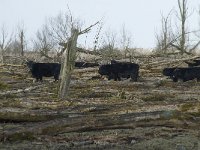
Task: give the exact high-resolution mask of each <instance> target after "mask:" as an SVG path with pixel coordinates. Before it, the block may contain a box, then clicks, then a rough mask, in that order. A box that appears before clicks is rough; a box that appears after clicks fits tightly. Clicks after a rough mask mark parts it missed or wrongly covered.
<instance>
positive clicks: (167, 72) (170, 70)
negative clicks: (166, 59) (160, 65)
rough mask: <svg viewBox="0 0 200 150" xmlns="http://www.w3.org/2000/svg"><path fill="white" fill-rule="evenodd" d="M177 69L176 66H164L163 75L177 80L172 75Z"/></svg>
mask: <svg viewBox="0 0 200 150" xmlns="http://www.w3.org/2000/svg"><path fill="white" fill-rule="evenodd" d="M176 69H178V68H177V67H172V68H164V69H163V72H162V73H163V75H165V76H168V77H169V78H170V79H172V80H173V81H174V82H177V81H178V79H177V78H175V77H174V71H175V70H176Z"/></svg>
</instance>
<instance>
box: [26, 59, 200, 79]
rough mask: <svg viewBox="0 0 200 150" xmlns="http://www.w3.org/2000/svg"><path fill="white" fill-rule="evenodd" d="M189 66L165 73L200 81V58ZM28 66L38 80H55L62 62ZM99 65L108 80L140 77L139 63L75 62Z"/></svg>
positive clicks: (170, 76)
mask: <svg viewBox="0 0 200 150" xmlns="http://www.w3.org/2000/svg"><path fill="white" fill-rule="evenodd" d="M186 63H187V64H188V67H172V68H164V69H163V75H165V76H168V77H169V78H170V79H172V80H173V81H174V82H177V81H178V80H179V79H181V80H182V81H183V82H186V81H189V80H193V79H197V81H200V67H198V66H199V65H200V60H193V62H186ZM26 64H27V66H28V68H29V69H30V72H31V74H32V77H34V78H36V80H37V81H39V80H40V81H42V78H43V77H51V76H53V77H54V79H55V81H56V80H58V79H59V75H60V70H61V64H59V63H37V62H33V61H27V63H26ZM96 66H98V67H99V70H98V72H99V74H100V75H101V76H103V75H104V76H106V77H107V78H108V80H111V79H114V80H115V81H120V80H121V78H127V79H128V78H131V80H132V81H137V80H138V77H139V65H138V64H135V63H131V62H119V61H115V60H112V61H111V63H110V64H105V65H99V64H98V63H88V62H75V68H88V67H96Z"/></svg>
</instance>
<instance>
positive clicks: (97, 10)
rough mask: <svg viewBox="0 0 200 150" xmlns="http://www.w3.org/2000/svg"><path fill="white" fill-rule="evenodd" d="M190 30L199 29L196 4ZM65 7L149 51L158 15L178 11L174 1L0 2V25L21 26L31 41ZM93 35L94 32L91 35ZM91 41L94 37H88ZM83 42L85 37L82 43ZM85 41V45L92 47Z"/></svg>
mask: <svg viewBox="0 0 200 150" xmlns="http://www.w3.org/2000/svg"><path fill="white" fill-rule="evenodd" d="M188 4H189V8H190V10H191V11H190V12H193V13H192V16H191V17H190V21H189V22H190V25H189V27H190V30H193V29H195V28H198V27H199V24H198V23H199V20H200V17H199V16H198V15H197V11H198V8H199V5H200V1H199V0H188ZM67 5H68V6H69V8H70V10H71V12H72V14H73V15H74V16H75V17H78V18H80V19H81V20H82V21H83V22H84V27H87V26H89V25H91V24H93V23H95V22H96V21H98V20H100V19H101V18H102V17H103V18H104V19H103V22H104V26H103V28H104V30H110V31H113V32H116V33H117V34H118V36H119V35H120V30H121V28H122V26H123V24H124V25H125V27H126V29H127V30H128V31H129V32H130V33H131V34H132V37H133V45H134V46H135V47H143V48H152V47H154V46H155V31H159V28H160V22H161V21H160V20H161V12H162V13H163V14H164V15H167V14H168V13H169V12H170V10H171V9H172V8H175V9H176V8H177V0H0V25H2V24H5V25H6V26H7V28H8V29H9V30H11V29H15V27H16V26H17V25H18V24H20V23H21V22H23V24H24V26H25V29H26V34H27V37H29V38H31V37H32V38H33V37H34V34H35V32H36V31H37V29H39V28H40V27H41V26H42V24H44V23H45V18H48V17H52V16H57V15H58V14H59V13H60V12H66V11H67V10H68V9H67ZM94 32H95V31H94ZM89 36H90V38H93V36H94V35H93V34H91V35H90V34H88V37H89ZM84 38H86V35H84V36H82V37H81V39H84ZM90 38H88V41H87V43H88V44H90V43H92V42H91V40H89V39H90Z"/></svg>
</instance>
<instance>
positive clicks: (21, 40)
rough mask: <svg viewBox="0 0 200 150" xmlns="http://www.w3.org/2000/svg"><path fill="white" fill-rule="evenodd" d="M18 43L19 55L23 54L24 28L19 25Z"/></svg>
mask: <svg viewBox="0 0 200 150" xmlns="http://www.w3.org/2000/svg"><path fill="white" fill-rule="evenodd" d="M18 36H19V43H20V51H21V56H24V48H25V36H24V29H23V28H22V27H21V28H20V27H19V33H18Z"/></svg>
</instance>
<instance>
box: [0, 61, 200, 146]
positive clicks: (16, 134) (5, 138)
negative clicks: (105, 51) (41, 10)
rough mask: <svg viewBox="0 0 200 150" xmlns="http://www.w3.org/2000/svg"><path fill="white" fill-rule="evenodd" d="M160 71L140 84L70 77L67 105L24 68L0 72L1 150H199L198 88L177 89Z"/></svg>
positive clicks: (144, 75)
mask: <svg viewBox="0 0 200 150" xmlns="http://www.w3.org/2000/svg"><path fill="white" fill-rule="evenodd" d="M161 73H162V68H158V69H151V68H150V69H145V68H142V69H141V72H140V78H139V81H138V82H131V81H130V80H122V81H117V82H116V81H112V80H111V81H107V80H103V79H101V78H99V75H98V73H97V68H95V69H94V68H89V69H84V70H75V71H74V74H73V76H72V81H71V85H70V92H69V97H68V98H67V99H66V100H64V101H61V100H59V99H57V89H58V83H57V82H54V81H53V79H50V78H45V79H44V81H43V82H42V83H39V82H36V83H33V81H32V80H33V79H32V78H31V77H30V75H29V74H28V72H27V69H26V67H23V66H10V65H9V66H6V65H4V66H0V107H1V109H0V140H1V143H0V149H52V150H54V149H59V150H62V149H63V150H64V149H85V150H88V149H133V150H144V149H145V150H198V149H200V126H199V124H200V93H199V91H200V83H197V82H195V81H189V82H184V83H183V82H177V83H174V82H172V81H171V80H170V79H167V78H166V77H164V76H162V74H161Z"/></svg>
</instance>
